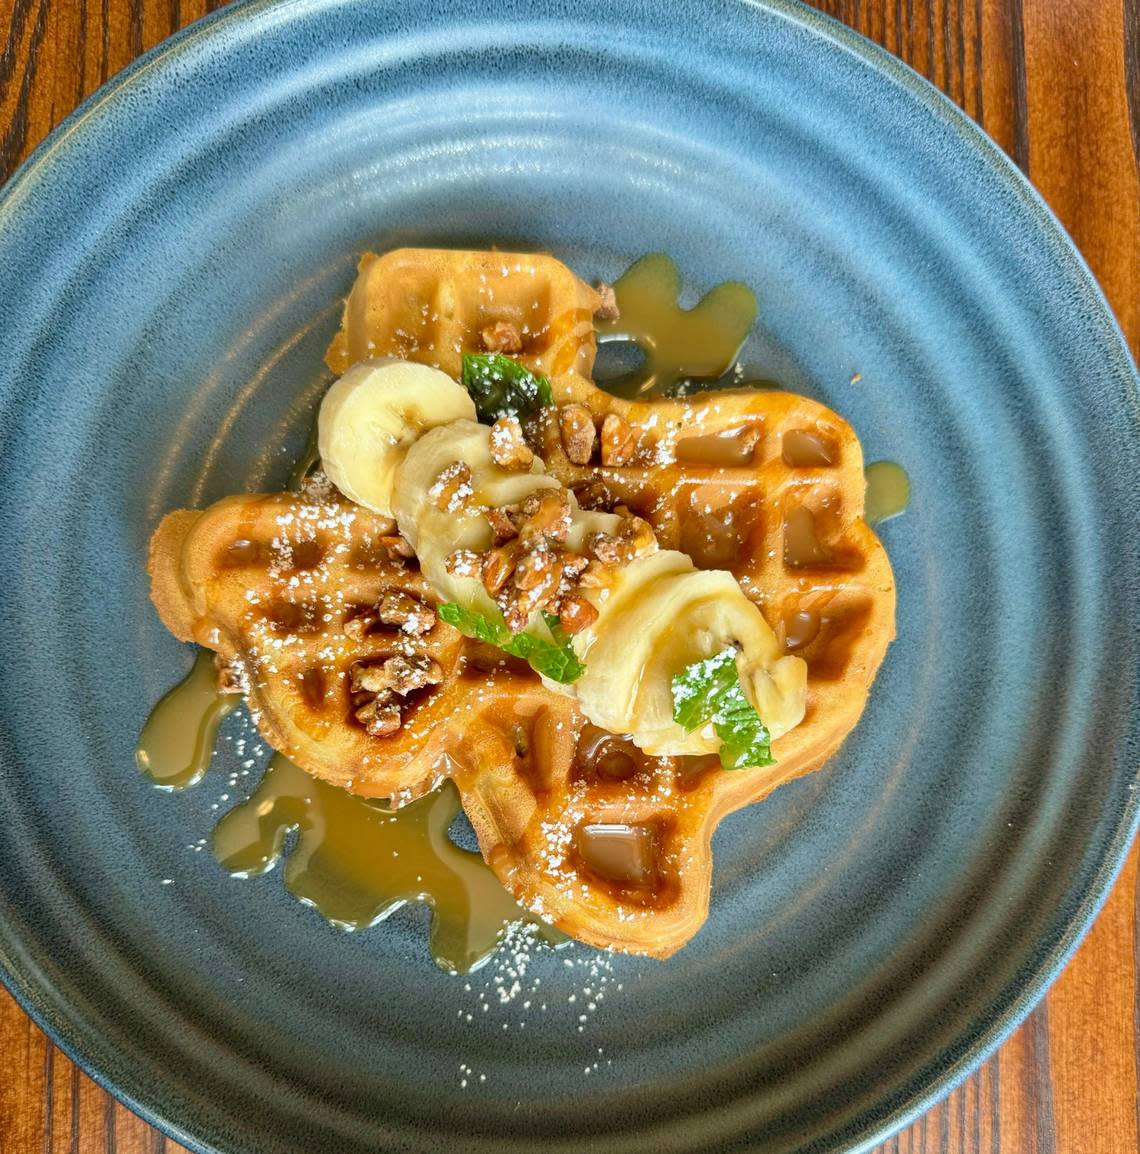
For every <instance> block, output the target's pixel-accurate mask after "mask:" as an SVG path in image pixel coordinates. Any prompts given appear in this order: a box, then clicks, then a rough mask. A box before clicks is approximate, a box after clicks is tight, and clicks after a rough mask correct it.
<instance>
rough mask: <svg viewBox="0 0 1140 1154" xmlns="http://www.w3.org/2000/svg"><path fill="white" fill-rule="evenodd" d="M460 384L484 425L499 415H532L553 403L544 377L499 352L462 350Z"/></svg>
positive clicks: (549, 388) (548, 382) (552, 395)
mask: <svg viewBox="0 0 1140 1154" xmlns="http://www.w3.org/2000/svg"><path fill="white" fill-rule="evenodd" d="M463 387H464V388H465V389H466V390H467V391H468V392H469V393H470V394H471V399H472V400H473V401H474V402H475V412H476V413H477V414H478V416H479V420H480V421H482V422H483V423H484V424H487V425H490V424H494V422H495V421H497V420H498V419H499V418H500V417H529V416H533V415H534V414H535V413H536V412H538V410H539V409H541V408H545V407H547V406H549V405H553V404H554V391H553V390H552V389H551V387H550V381H548V380H547V379H546V377H543V376H539V375H538V374H537V373H532V372H531V371H530V369H528V368H527V367H526V365H522V364H519V362H518V361H516V360H514V359H512V358H511V357H506V356H503V354H502V353H464V354H463Z"/></svg>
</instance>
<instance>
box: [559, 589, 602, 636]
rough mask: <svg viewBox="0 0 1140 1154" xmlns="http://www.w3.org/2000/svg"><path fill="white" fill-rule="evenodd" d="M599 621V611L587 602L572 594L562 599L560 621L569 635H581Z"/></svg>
mask: <svg viewBox="0 0 1140 1154" xmlns="http://www.w3.org/2000/svg"><path fill="white" fill-rule="evenodd" d="M597 619H598V611H597V610H596V609H595V608H594V607H593V605H591V604H590V602H589V601H587V600H586V598H585V597H579V596H577V595H576V594H571V595H570V596H569V597H564V598H563V599H562V606H561V608H560V609H559V611H558V621H559V623H560V624H561V626H562V628H563V629H565V630H566V632H567V633H581V632H582V630H583V629H588V628H589V627H590V626H591V625H593V624H594V622H595V621H597Z"/></svg>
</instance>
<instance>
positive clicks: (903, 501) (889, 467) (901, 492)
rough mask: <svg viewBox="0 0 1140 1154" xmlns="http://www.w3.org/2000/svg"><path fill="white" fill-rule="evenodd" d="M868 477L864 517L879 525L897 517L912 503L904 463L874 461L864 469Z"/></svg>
mask: <svg viewBox="0 0 1140 1154" xmlns="http://www.w3.org/2000/svg"><path fill="white" fill-rule="evenodd" d="M864 476H865V477H866V478H867V500H866V505H865V506H864V511H863V519H864V520H865V521H866V522H867V524H868V525H878V524H879V523H880V522H881V521H888V520H890V518H891V517H897V516H898V515H899V514H900V513H902V512H904V511H905V510H906V507H907V505H909V504H910V478H909V477H908V476H907V473H906V470H905V469H904V468H903V467H902V465H897V464H896V463H895V462H894V461H874V462H873V463H872V464H870V465H868V466H867V468H866V469H865V470H864Z"/></svg>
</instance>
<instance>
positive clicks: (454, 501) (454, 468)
mask: <svg viewBox="0 0 1140 1154" xmlns="http://www.w3.org/2000/svg"><path fill="white" fill-rule="evenodd" d="M473 492H474V490H473V489H472V488H471V468H470V466H469V465H468V464H467V462H466V461H452V462H451V464H450V465H448V466H446V467H445V468H443V469H441V470H440V473H439V476H438V477H436V479H435V481H434V482H433V483H432V486H431V488H430V489H428V498H429V499H430V500H431V502H432V504H434V505H435V507H436V508H437V509H440V510H442V511H443V512H445V513H454V512H456V511H457V510H459V509H462V508H463V506H464V505H465V504H466V503H467V502H468V501H469V500H470V499H471V496H472V494H473Z"/></svg>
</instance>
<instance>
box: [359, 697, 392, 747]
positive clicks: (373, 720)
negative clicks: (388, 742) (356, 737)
mask: <svg viewBox="0 0 1140 1154" xmlns="http://www.w3.org/2000/svg"><path fill="white" fill-rule="evenodd" d="M355 717H356V720H357V721H359V722H360V724H361V725H363V726H364V731H365V733H368V734H370V735H371V736H372V737H390V736H391V735H392V734H393V733H395V732H396V731H397V730H398V729H399V728H400V726H401V724H402V723H403V718H402V717H401V716H400V707H399V706H398V705H397V704H396V703H395V702H394V701H382V700H381V699H380V698H378V697H377V698H374V699H373V700H372V701H368V702H366V703H365V704H364V705H362V706H361V707H360V708H359V709H357V710H356V713H355Z"/></svg>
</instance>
